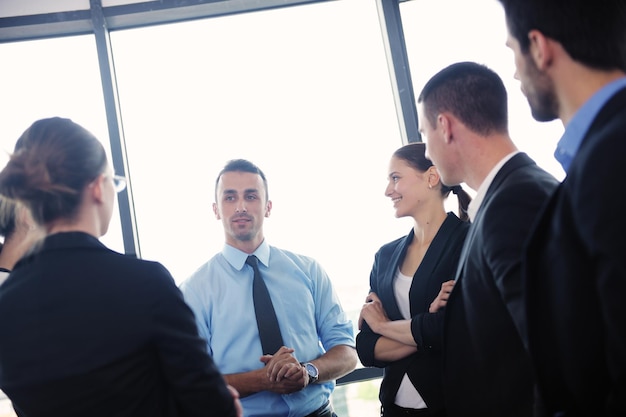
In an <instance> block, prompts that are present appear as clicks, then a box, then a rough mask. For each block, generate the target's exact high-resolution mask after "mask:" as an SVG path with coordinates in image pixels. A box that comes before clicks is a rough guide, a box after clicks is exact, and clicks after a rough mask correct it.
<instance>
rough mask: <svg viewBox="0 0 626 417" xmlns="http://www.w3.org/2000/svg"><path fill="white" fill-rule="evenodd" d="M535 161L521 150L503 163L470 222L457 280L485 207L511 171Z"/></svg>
mask: <svg viewBox="0 0 626 417" xmlns="http://www.w3.org/2000/svg"><path fill="white" fill-rule="evenodd" d="M534 163H535V162H534V161H533V160H532V159H530V157H529V156H528V155H526V154H525V153H523V152H519V153H517V154H516V155H514V156H513V157H512V158H511V159H509V160H508V161H507V162H506V163H505V164H504V165H502V168H500V171H498V173H497V174H496V176H495V177H494V179H493V181H492V182H491V184H490V185H489V188H488V189H487V192H486V193H485V198H484V199H483V201H482V203H481V206H480V208H479V210H478V213H476V218H475V219H474V221H473V222H472V223H471V224H470V228H469V231H468V232H467V237H466V238H465V243H464V244H463V249H462V251H461V257H460V258H459V266H458V268H457V270H456V277H455V281H458V280H459V278H461V276H462V274H463V269H464V267H465V264H466V262H467V258H468V256H469V249H470V248H471V246H472V241H473V240H474V237H475V236H476V231H477V230H478V229H479V228H480V224H481V223H482V221H483V217H484V213H485V207H487V206H488V205H489V204H490V203H491V199H492V198H493V197H494V196H495V195H496V194H497V192H498V189H499V188H500V187H501V186H502V184H503V183H504V181H505V180H506V178H507V177H508V176H509V174H510V173H511V172H513V171H515V170H516V169H518V168H520V167H522V166H525V165H532V164H534Z"/></svg>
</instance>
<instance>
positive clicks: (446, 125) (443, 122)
mask: <svg viewBox="0 0 626 417" xmlns="http://www.w3.org/2000/svg"><path fill="white" fill-rule="evenodd" d="M453 123H454V120H453V119H452V117H451V116H450V114H448V113H445V112H444V113H439V114H438V115H437V124H438V125H439V127H440V128H441V134H442V135H443V140H444V141H445V143H450V142H451V141H452V126H453Z"/></svg>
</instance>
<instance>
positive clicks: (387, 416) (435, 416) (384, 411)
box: [380, 404, 446, 417]
mask: <svg viewBox="0 0 626 417" xmlns="http://www.w3.org/2000/svg"><path fill="white" fill-rule="evenodd" d="M380 415H381V416H384V417H400V416H417V417H420V416H423V417H431V416H432V417H439V416H442V417H443V416H445V415H446V414H445V412H443V411H433V410H431V409H430V408H404V407H400V406H399V405H395V404H392V405H390V406H385V407H381V410H380Z"/></svg>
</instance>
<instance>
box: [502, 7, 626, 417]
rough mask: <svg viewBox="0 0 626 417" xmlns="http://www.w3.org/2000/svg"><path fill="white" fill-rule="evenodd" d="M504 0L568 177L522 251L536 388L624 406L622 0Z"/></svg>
mask: <svg viewBox="0 0 626 417" xmlns="http://www.w3.org/2000/svg"><path fill="white" fill-rule="evenodd" d="M500 3H502V5H503V6H504V11H505V15H506V22H507V27H508V31H509V37H508V41H507V44H508V46H509V47H510V48H511V49H512V50H513V53H514V56H515V64H516V67H517V70H516V78H517V79H519V80H520V82H521V88H522V91H523V92H524V94H525V95H526V97H527V98H528V102H529V104H530V107H531V109H532V114H533V116H534V118H535V119H537V120H539V121H550V120H554V119H557V118H559V119H561V121H562V122H563V125H564V126H565V133H564V134H563V137H562V138H561V140H560V142H559V144H558V148H557V150H556V152H555V157H556V158H557V160H559V162H561V164H562V166H563V168H564V169H565V171H566V173H567V175H566V177H565V179H564V180H563V182H562V184H561V185H560V186H559V188H558V189H557V191H556V192H555V193H554V194H553V195H552V197H551V199H550V200H549V202H548V204H547V206H544V210H543V213H542V214H541V215H540V217H539V219H538V222H537V223H535V227H534V231H533V232H532V234H531V237H530V240H529V241H528V244H527V248H526V253H525V255H524V268H525V273H524V276H525V280H526V289H527V294H526V304H527V314H528V348H529V351H530V354H531V358H532V361H533V364H534V367H535V372H536V375H537V381H538V385H539V391H540V394H541V396H542V398H543V402H544V404H545V407H546V410H547V411H548V415H550V416H566V417H571V416H596V417H601V416H618V415H619V416H624V415H626V302H625V298H626V217H624V207H623V198H620V197H619V196H620V195H621V194H622V192H623V188H624V174H623V173H624V162H625V161H626V2H624V0H596V1H588V0H500Z"/></svg>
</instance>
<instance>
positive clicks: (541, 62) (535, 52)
mask: <svg viewBox="0 0 626 417" xmlns="http://www.w3.org/2000/svg"><path fill="white" fill-rule="evenodd" d="M528 40H529V41H530V46H529V54H530V57H531V58H532V60H533V62H534V63H535V66H536V67H537V68H538V69H539V70H541V71H545V70H546V69H547V68H548V67H549V66H550V65H551V64H552V59H553V55H554V51H553V50H552V44H551V43H550V40H549V39H548V38H547V37H546V36H545V35H544V34H543V33H541V32H540V31H538V30H536V29H533V30H531V31H530V32H528Z"/></svg>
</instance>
